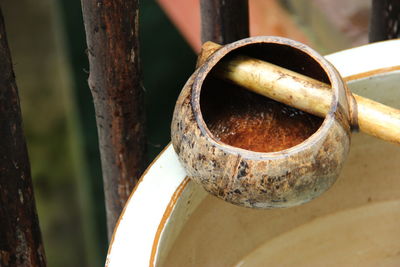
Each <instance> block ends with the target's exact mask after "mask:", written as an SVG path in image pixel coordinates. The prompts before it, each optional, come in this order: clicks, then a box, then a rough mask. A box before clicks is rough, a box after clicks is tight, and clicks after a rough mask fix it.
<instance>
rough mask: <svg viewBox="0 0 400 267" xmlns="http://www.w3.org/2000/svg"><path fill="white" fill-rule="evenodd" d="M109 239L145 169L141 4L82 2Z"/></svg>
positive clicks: (128, 1)
mask: <svg viewBox="0 0 400 267" xmlns="http://www.w3.org/2000/svg"><path fill="white" fill-rule="evenodd" d="M81 2H82V8H83V19H84V23H85V31H86V40H87V45H88V55H89V65H90V75H89V87H90V90H91V92H92V95H93V100H94V105H95V111H96V122H97V128H98V134H99V146H100V154H101V163H102V170H103V181H104V193H105V200H106V212H107V228H108V237H109V239H110V238H111V235H112V233H113V229H114V226H115V224H116V221H117V219H118V217H119V215H120V213H121V211H122V208H123V207H124V204H125V202H126V200H127V199H128V197H129V194H130V192H131V190H132V189H133V187H134V185H135V184H136V182H137V180H138V178H139V177H140V175H141V174H142V172H143V169H144V166H145V147H146V142H145V133H144V105H143V93H144V91H143V88H142V84H141V73H140V64H139V63H140V62H139V42H138V34H139V11H138V8H139V7H138V0H103V1H98V0H82V1H81Z"/></svg>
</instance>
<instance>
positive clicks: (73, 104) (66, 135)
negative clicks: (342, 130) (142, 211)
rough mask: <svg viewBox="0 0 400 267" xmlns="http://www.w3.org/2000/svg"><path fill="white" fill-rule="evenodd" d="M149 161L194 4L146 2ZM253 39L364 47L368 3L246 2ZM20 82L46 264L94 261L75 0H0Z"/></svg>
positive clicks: (94, 206) (89, 104)
mask: <svg viewBox="0 0 400 267" xmlns="http://www.w3.org/2000/svg"><path fill="white" fill-rule="evenodd" d="M140 2H141V6H140V39H141V47H140V49H141V51H140V52H141V62H142V67H143V73H144V74H143V75H144V77H143V79H144V86H145V89H146V111H147V115H146V116H147V138H148V155H147V158H148V162H151V161H152V160H153V159H154V157H155V156H156V155H157V154H158V153H159V152H160V151H161V150H162V149H163V148H164V147H165V146H166V145H167V144H168V142H169V140H170V136H169V133H170V132H169V126H170V120H171V117H172V111H173V107H174V104H175V101H176V98H177V96H178V94H179V92H180V90H181V88H182V87H183V85H184V83H185V81H186V80H187V79H188V77H189V76H190V75H191V73H192V72H193V71H194V67H195V61H196V53H197V52H198V51H199V49H200V14H199V0H159V1H154V0H146V1H144V0H142V1H140ZM249 2H250V7H249V10H250V25H251V29H250V30H251V35H279V36H286V37H289V38H292V39H295V40H298V41H301V42H304V43H306V44H308V45H310V46H311V47H313V48H314V49H316V50H317V51H319V52H320V53H322V54H326V53H331V52H334V51H338V50H342V49H346V48H350V47H353V46H359V45H361V44H364V43H367V39H368V38H367V36H368V22H369V16H370V1H365V0H364V1H363V0H356V1H345V0H340V1H328V0H296V1H295V0H252V1H249ZM0 3H1V7H2V9H3V13H4V18H5V23H6V29H7V34H8V40H9V45H10V49H11V53H12V57H13V63H14V70H15V73H16V79H17V84H18V88H19V93H20V98H21V106H22V113H23V120H24V131H25V135H26V138H27V144H28V150H29V156H30V161H31V168H32V176H33V182H34V190H35V197H36V204H37V209H38V215H39V221H40V226H41V230H42V235H43V239H44V240H43V242H44V245H45V251H46V256H47V261H48V266H60V267H63V266H99V265H103V264H104V261H105V257H106V252H107V234H106V222H105V209H104V196H103V188H102V186H103V185H102V176H101V167H100V157H99V151H98V143H97V130H96V124H95V116H94V109H93V101H92V98H91V94H90V90H89V88H88V86H87V77H88V71H89V69H88V62H87V54H86V40H85V33H84V26H83V21H82V14H81V5H80V1H79V0H74V1H71V0H41V1H34V0H18V1H15V0H0Z"/></svg>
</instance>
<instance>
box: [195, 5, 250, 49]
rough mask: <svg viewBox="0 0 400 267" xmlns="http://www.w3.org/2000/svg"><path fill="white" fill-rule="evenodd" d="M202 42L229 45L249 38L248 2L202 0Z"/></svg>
mask: <svg viewBox="0 0 400 267" xmlns="http://www.w3.org/2000/svg"><path fill="white" fill-rule="evenodd" d="M200 9H201V41H202V42H203V43H204V42H206V41H213V42H215V43H218V44H227V43H231V42H234V41H237V40H239V39H243V38H246V37H249V5H248V1H247V0H201V1H200Z"/></svg>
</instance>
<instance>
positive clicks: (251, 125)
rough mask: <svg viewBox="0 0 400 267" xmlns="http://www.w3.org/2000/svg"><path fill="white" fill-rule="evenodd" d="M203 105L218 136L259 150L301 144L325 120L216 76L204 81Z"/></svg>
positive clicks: (249, 148)
mask: <svg viewBox="0 0 400 267" xmlns="http://www.w3.org/2000/svg"><path fill="white" fill-rule="evenodd" d="M200 104H201V110H202V114H203V118H204V120H205V122H206V124H207V126H208V128H209V130H210V132H211V133H212V134H213V136H214V138H215V139H217V140H218V141H220V142H223V143H225V144H228V145H231V146H234V147H239V148H242V149H246V150H251V151H256V152H275V151H281V150H284V149H287V148H290V147H293V146H295V145H298V144H300V143H301V142H303V141H304V140H306V139H307V138H308V137H310V136H311V135H312V134H313V133H314V132H316V131H317V129H318V128H319V127H320V126H321V123H322V121H323V119H322V118H319V117H316V116H313V115H311V114H308V113H305V112H302V111H300V110H298V109H296V108H292V107H289V106H287V105H285V104H282V103H279V102H276V101H274V100H271V99H269V98H266V97H264V96H260V95H256V94H254V93H252V92H249V91H247V90H244V89H243V88H240V87H238V86H235V85H232V84H230V83H227V82H225V81H221V80H218V79H216V78H212V77H210V78H207V79H206V80H205V82H204V84H203V89H202V93H201V101H200Z"/></svg>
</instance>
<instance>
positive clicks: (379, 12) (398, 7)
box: [369, 0, 400, 42]
mask: <svg viewBox="0 0 400 267" xmlns="http://www.w3.org/2000/svg"><path fill="white" fill-rule="evenodd" d="M371 11H372V12H371V21H370V32H369V41H370V42H378V41H383V40H389V39H395V38H399V37H400V1H399V0H372V9H371Z"/></svg>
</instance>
